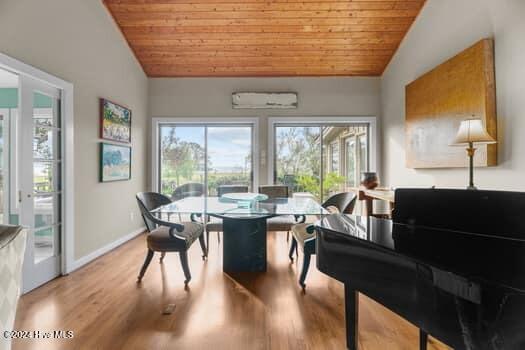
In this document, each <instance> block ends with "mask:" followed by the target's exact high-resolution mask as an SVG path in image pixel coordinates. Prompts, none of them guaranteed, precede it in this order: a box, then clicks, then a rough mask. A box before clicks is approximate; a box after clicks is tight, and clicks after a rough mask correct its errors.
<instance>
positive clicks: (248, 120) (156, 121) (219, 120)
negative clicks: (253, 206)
mask: <svg viewBox="0 0 525 350" xmlns="http://www.w3.org/2000/svg"><path fill="white" fill-rule="evenodd" d="M170 124H173V125H187V126H199V125H201V126H212V127H213V126H228V125H231V126H236V125H249V126H251V127H252V174H253V175H252V176H253V177H252V186H253V190H256V189H257V188H258V186H259V162H257V160H258V155H259V118H254V117H224V118H223V117H211V118H199V117H154V118H152V125H151V141H152V142H151V157H152V158H151V159H152V161H151V163H152V164H151V188H152V190H153V191H154V192H160V188H159V176H160V150H159V141H160V135H159V130H160V126H161V125H170ZM205 142H207V140H205ZM205 169H206V167H205ZM206 181H207V179H206Z"/></svg>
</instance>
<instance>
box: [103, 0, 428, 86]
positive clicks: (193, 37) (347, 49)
mask: <svg viewBox="0 0 525 350" xmlns="http://www.w3.org/2000/svg"><path fill="white" fill-rule="evenodd" d="M424 2H425V0H339V1H337V0H104V3H105V4H106V6H107V8H108V9H109V11H110V12H111V14H112V16H113V18H114V19H115V21H116V22H117V24H118V26H119V27H120V29H121V31H122V33H123V34H124V36H125V38H126V40H127V41H128V43H129V45H130V47H131V49H132V50H133V51H134V52H135V55H136V56H137V58H138V60H139V62H140V63H141V64H142V67H143V68H144V71H145V72H146V74H147V75H148V76H150V77H197V76H205V77H222V76H230V77H241V76H378V75H381V74H382V73H383V71H384V69H385V67H386V65H387V64H388V62H389V61H390V59H391V58H392V56H393V54H394V53H395V50H396V49H397V47H398V46H399V44H400V42H401V40H402V39H403V37H404V36H405V34H406V33H407V31H408V29H409V27H410V25H411V24H412V22H413V21H414V19H415V18H416V16H417V15H418V13H419V11H420V10H421V8H422V6H423V4H424Z"/></svg>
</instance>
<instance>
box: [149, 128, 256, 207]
mask: <svg viewBox="0 0 525 350" xmlns="http://www.w3.org/2000/svg"><path fill="white" fill-rule="evenodd" d="M158 127H159V133H158V135H159V143H158V147H159V161H160V164H159V172H158V174H159V178H158V186H159V189H160V192H161V193H163V194H165V195H167V196H170V197H173V198H174V199H180V198H183V197H185V196H188V195H204V194H207V195H210V196H215V195H216V194H217V187H218V186H220V185H246V186H248V188H249V189H250V190H252V188H253V126H252V125H251V124H183V123H180V124H177V123H169V124H168V123H167V124H159V126H158Z"/></svg>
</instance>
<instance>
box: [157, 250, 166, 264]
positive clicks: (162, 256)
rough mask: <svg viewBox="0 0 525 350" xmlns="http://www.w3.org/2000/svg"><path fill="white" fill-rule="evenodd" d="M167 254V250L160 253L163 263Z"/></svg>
mask: <svg viewBox="0 0 525 350" xmlns="http://www.w3.org/2000/svg"><path fill="white" fill-rule="evenodd" d="M165 256H166V252H162V253H160V259H159V261H160V263H161V264H162V262H163V261H164V257H165Z"/></svg>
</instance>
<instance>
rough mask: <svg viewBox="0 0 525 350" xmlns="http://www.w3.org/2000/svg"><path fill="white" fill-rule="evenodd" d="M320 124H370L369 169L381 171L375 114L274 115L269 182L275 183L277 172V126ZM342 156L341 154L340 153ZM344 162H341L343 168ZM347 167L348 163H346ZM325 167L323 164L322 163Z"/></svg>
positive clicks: (269, 156)
mask: <svg viewBox="0 0 525 350" xmlns="http://www.w3.org/2000/svg"><path fill="white" fill-rule="evenodd" d="M319 124H332V125H335V126H338V125H341V126H344V125H348V124H363V125H364V124H367V125H368V138H367V142H368V152H369V154H368V157H367V158H368V162H369V164H368V169H369V171H375V172H377V173H379V171H380V169H379V147H378V144H377V141H378V126H377V117H375V116H308V117H290V116H288V117H286V116H274V117H269V118H268V161H267V164H268V169H267V171H268V174H267V176H268V181H267V182H268V183H269V184H273V183H274V181H275V180H274V175H275V174H274V172H275V153H274V152H275V126H276V125H277V126H282V125H289V126H294V125H295V126H297V125H300V126H315V125H319ZM339 147H340V148H339V153H340V154H341V146H339ZM340 157H341V155H340ZM342 166H343V164H341V163H340V164H339V167H340V168H341V167H342ZM344 167H346V164H344ZM321 168H323V164H321Z"/></svg>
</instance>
